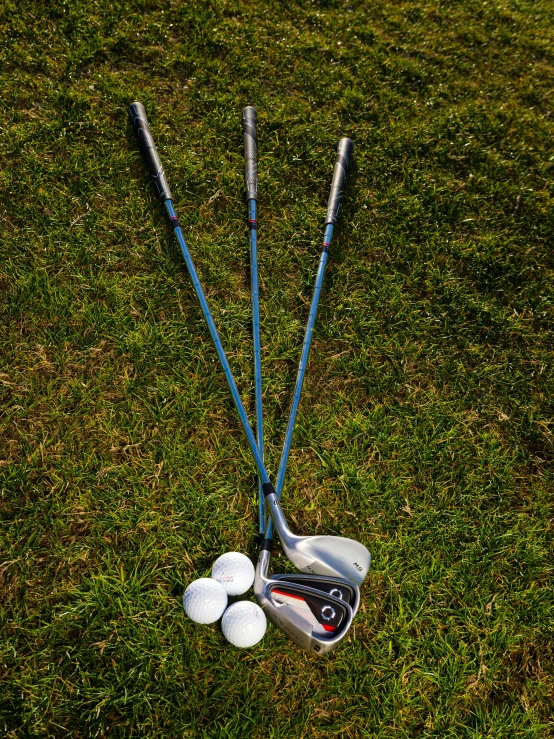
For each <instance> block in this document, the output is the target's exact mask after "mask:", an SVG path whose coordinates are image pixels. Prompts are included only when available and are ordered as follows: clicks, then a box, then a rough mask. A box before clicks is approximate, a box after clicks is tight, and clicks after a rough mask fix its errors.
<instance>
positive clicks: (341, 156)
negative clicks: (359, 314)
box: [265, 138, 354, 540]
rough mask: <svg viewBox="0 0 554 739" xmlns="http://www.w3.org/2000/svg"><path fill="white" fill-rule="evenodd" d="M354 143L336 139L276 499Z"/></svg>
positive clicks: (270, 531)
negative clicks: (321, 238)
mask: <svg viewBox="0 0 554 739" xmlns="http://www.w3.org/2000/svg"><path fill="white" fill-rule="evenodd" d="M353 147H354V144H353V143H352V140H351V139H348V138H344V139H341V140H340V141H339V145H338V149H337V160H336V162H335V170H334V172H333V180H332V182H331V191H330V193H329V201H328V203H327V214H326V217H325V234H324V237H323V248H322V250H321V257H320V260H319V267H318V270H317V276H316V281H315V288H314V294H313V297H312V304H311V306H310V314H309V316H308V323H307V325H306V333H305V335H304V343H303V345H302V354H301V356H300V364H299V365H298V373H297V375H296V385H295V387H294V395H293V398H292V406H291V410H290V415H289V420H288V424H287V431H286V433H285V441H284V444H283V452H282V454H281V461H280V463H279V471H278V472H277V484H276V488H275V493H276V495H277V498H280V497H281V492H282V490H283V484H284V481H285V473H286V471H287V462H288V459H289V454H290V448H291V444H292V435H293V432H294V426H295V423H296V415H297V413H298V405H299V403H300V396H301V394H302V385H303V383H304V376H305V374H306V367H307V365H308V357H309V354H310V346H311V343H312V335H313V331H314V325H315V320H316V316H317V309H318V306H319V296H320V294H321V288H322V286H323V277H324V274H325V265H326V264H327V259H328V256H329V246H330V244H331V238H332V236H333V228H334V225H335V223H336V222H337V216H338V213H339V208H340V203H341V200H342V195H343V192H344V185H345V182H346V174H347V172H348V165H349V164H350V157H351V156H352V149H353ZM265 528H266V533H265V538H266V540H269V539H271V537H272V535H273V521H272V520H271V519H270V520H269V521H268V522H267V525H266V527H265Z"/></svg>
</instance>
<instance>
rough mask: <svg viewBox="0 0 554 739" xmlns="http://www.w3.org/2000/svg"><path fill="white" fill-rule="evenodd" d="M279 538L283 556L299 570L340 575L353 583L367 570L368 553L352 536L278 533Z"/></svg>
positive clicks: (334, 575)
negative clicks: (281, 534) (285, 535)
mask: <svg viewBox="0 0 554 739" xmlns="http://www.w3.org/2000/svg"><path fill="white" fill-rule="evenodd" d="M281 542H282V544H283V549H284V550H285V553H286V555H287V557H288V558H289V559H290V561H291V562H292V563H293V564H294V566H295V567H296V568H297V569H299V570H300V572H305V573H308V574H311V575H328V576H330V577H339V578H343V579H344V580H347V581H348V582H350V583H352V584H353V585H356V586H357V587H359V586H360V585H361V584H362V583H363V581H364V578H365V576H366V575H367V573H368V570H369V565H370V562H371V555H370V554H369V551H368V550H367V549H366V547H364V545H363V544H360V543H359V542H357V541H354V539H346V538H344V537H342V536H291V537H286V538H285V537H282V538H281Z"/></svg>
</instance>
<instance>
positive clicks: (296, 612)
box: [254, 549, 357, 654]
mask: <svg viewBox="0 0 554 739" xmlns="http://www.w3.org/2000/svg"><path fill="white" fill-rule="evenodd" d="M269 560H270V552H269V551H268V550H267V549H262V550H261V551H260V556H259V558H258V564H257V567H256V577H255V579H254V595H255V596H256V600H257V601H258V603H259V605H260V606H261V607H262V608H263V609H264V611H265V613H266V615H267V617H268V618H269V620H270V621H271V622H272V623H273V624H275V626H277V628H279V629H280V630H281V631H282V632H283V633H284V634H285V635H286V636H287V637H288V638H289V639H290V640H291V641H293V642H294V643H295V644H297V645H298V646H300V647H302V648H304V649H307V650H308V651H310V652H315V653H316V654H328V653H329V652H331V651H332V650H333V649H335V647H336V646H337V645H338V644H340V642H341V641H342V640H343V639H344V637H345V636H346V634H347V632H348V629H349V628H350V625H351V623H352V619H353V618H354V614H353V612H352V608H351V607H350V605H349V604H348V602H347V601H346V600H341V599H340V598H337V597H335V596H333V595H331V594H330V593H328V592H325V591H323V590H316V589H315V588H312V587H306V586H305V585H302V584H299V583H297V582H291V581H289V580H287V579H285V577H286V576H285V577H281V576H277V577H272V576H268V575H267V573H268V570H269ZM293 577H294V576H293ZM356 590H357V589H356Z"/></svg>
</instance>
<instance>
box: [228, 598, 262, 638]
mask: <svg viewBox="0 0 554 739" xmlns="http://www.w3.org/2000/svg"><path fill="white" fill-rule="evenodd" d="M221 628H222V630H223V635H224V637H225V638H226V639H227V641H229V642H231V644H234V645H235V647H243V648H244V647H253V646H254V644H257V643H258V642H259V641H260V639H261V638H262V637H263V635H264V634H265V630H266V628H267V619H266V617H265V613H264V612H263V611H262V609H261V608H260V606H259V605H257V604H256V603H251V602H250V601H249V600H240V601H239V602H238V603H233V605H232V606H229V608H228V609H227V610H226V611H225V613H224V614H223V618H222V619H221Z"/></svg>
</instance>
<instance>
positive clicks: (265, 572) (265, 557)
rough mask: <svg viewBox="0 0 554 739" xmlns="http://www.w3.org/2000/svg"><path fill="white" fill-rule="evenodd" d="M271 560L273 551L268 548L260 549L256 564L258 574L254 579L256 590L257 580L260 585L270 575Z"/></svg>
mask: <svg viewBox="0 0 554 739" xmlns="http://www.w3.org/2000/svg"><path fill="white" fill-rule="evenodd" d="M270 561H271V552H270V551H269V550H268V549H260V552H259V554H258V562H257V564H256V576H255V580H254V590H256V589H257V588H256V582H258V583H259V584H260V585H261V584H262V583H263V581H264V580H267V578H268V577H269V563H270Z"/></svg>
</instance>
